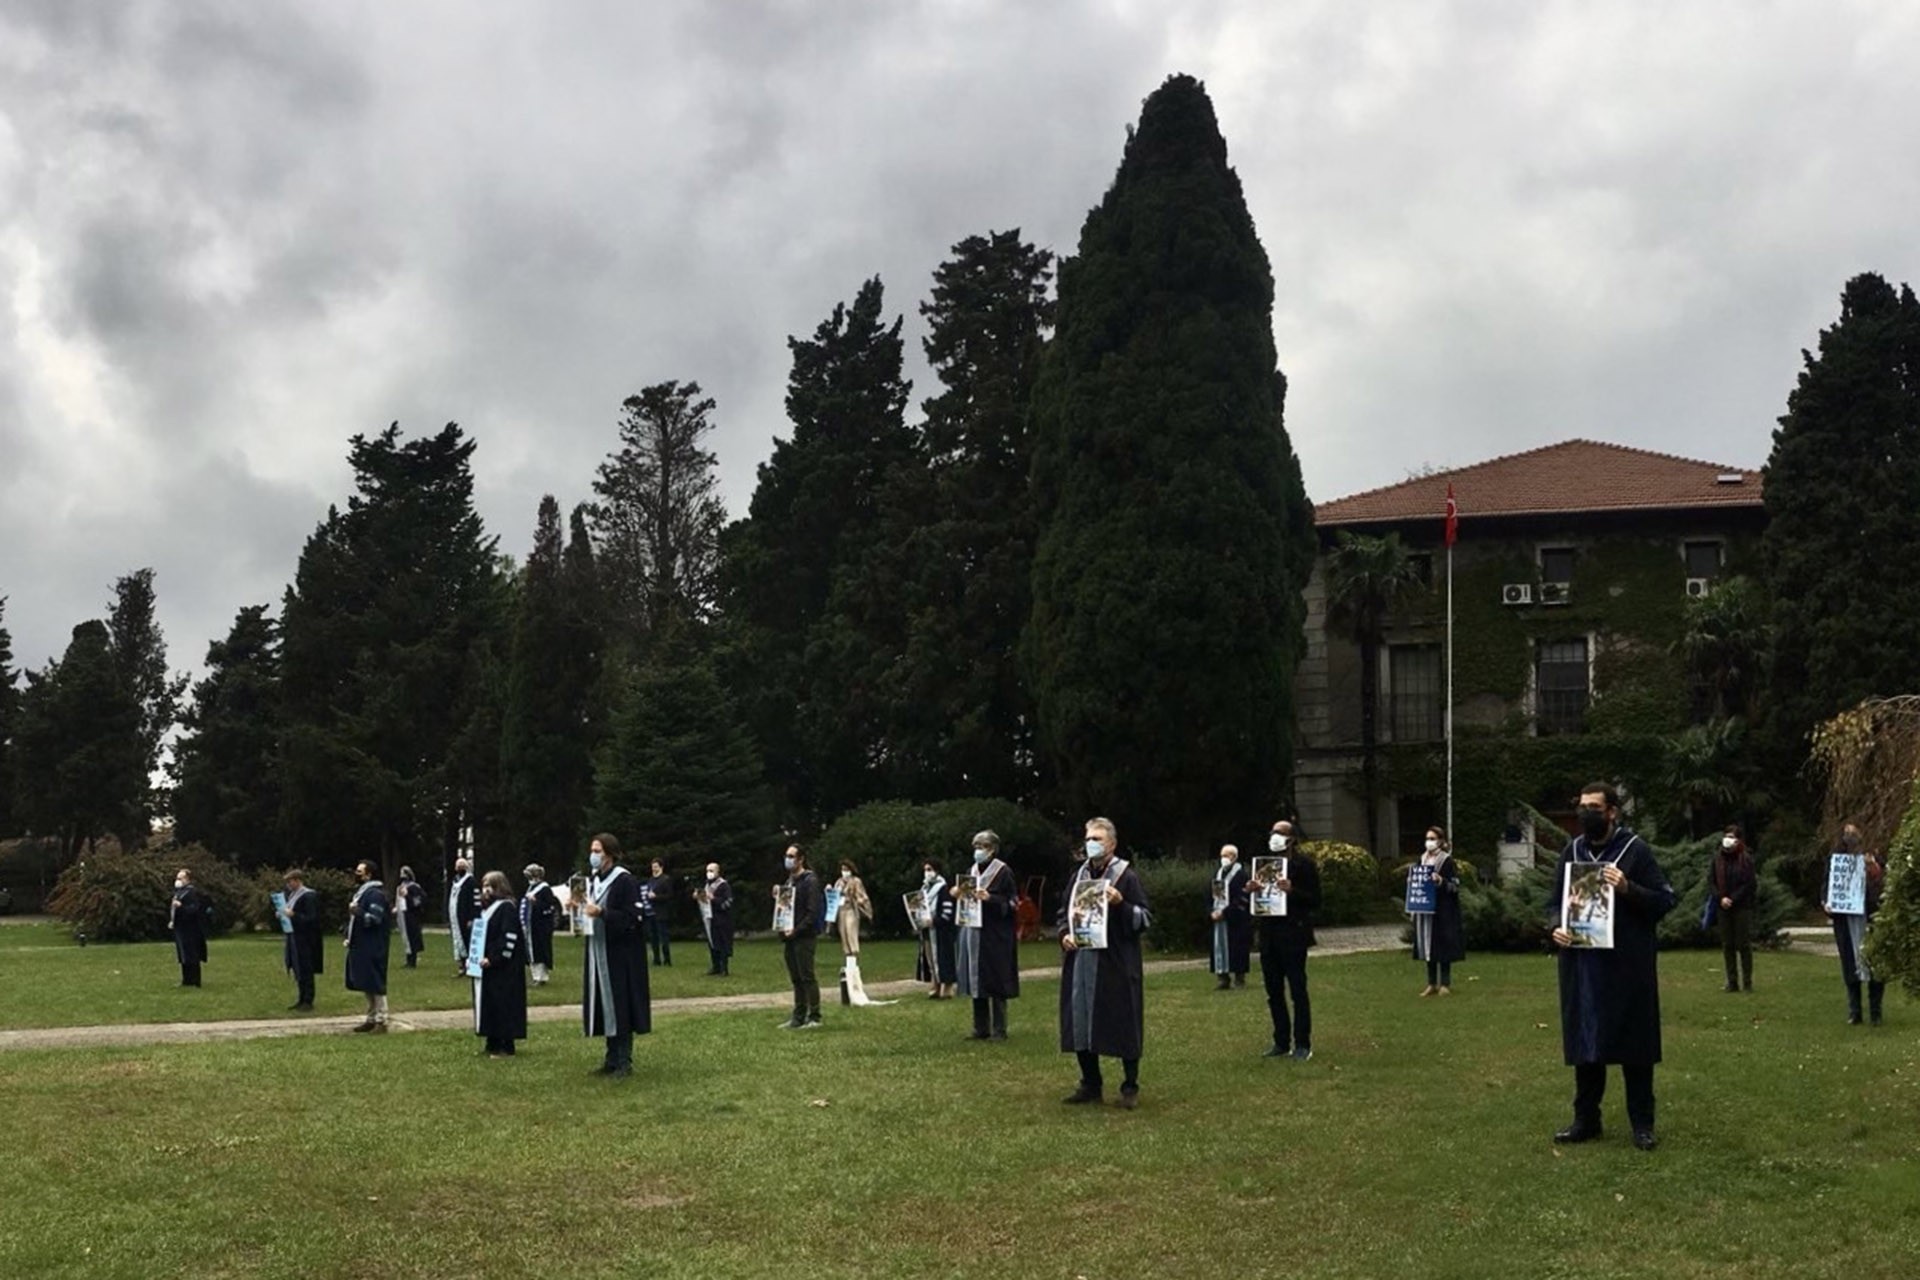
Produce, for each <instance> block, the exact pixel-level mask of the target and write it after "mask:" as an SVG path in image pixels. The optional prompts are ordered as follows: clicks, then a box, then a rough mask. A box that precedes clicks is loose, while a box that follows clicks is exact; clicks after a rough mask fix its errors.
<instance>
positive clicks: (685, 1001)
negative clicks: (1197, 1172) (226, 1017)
mask: <svg viewBox="0 0 1920 1280" xmlns="http://www.w3.org/2000/svg"><path fill="white" fill-rule="evenodd" d="M1318 933H1319V937H1320V945H1319V947H1318V948H1317V949H1316V954H1317V955H1321V956H1329V955H1333V956H1342V955H1353V954H1356V953H1358V952H1363V951H1393V950H1396V949H1398V948H1399V947H1400V945H1401V943H1400V926H1399V925H1356V926H1353V927H1351V928H1323V929H1320V930H1318ZM1206 965H1207V962H1206V961H1205V960H1150V961H1148V962H1147V964H1146V966H1145V969H1146V971H1147V972H1148V973H1185V972H1192V971H1195V970H1200V969H1204V968H1206ZM1059 976H1060V971H1059V970H1058V969H1055V968H1045V969H1022V970H1021V971H1020V980H1021V981H1022V982H1047V981H1051V980H1053V979H1055V978H1058V977H1059ZM925 990H926V984H925V983H923V982H918V981H916V980H914V979H912V978H903V979H901V980H900V981H897V982H872V983H868V984H867V994H868V995H871V996H873V997H874V998H875V999H879V1000H889V999H894V998H896V997H910V996H914V995H917V994H919V993H921V992H924V991H925ZM791 1007H792V996H791V995H790V994H789V993H788V992H785V991H755V992H748V993H746V994H743V995H737V996H683V997H679V998H676V999H670V1000H655V1001H654V1002H653V1013H654V1016H655V1017H662V1016H667V1015H675V1014H683V1013H720V1012H725V1011H727V1010H738V1009H788V1008H791ZM527 1021H529V1022H571V1023H578V1022H579V1021H580V1006H579V1005H577V1004H559V1005H538V1006H534V1007H532V1008H529V1009H528V1010H527ZM359 1022H360V1018H359V1017H358V1015H355V1016H352V1017H345V1018H341V1017H326V1018H254V1019H247V1020H245V1021H238V1022H144V1023H129V1024H125V1025H121V1026H103V1027H44V1028H35V1029H32V1030H26V1031H0V1051H5V1050H8V1049H101V1048H124V1047H126V1046H129V1045H148V1044H185V1043H187V1042H189V1041H195V1040H260V1039H270V1038H273V1037H278V1036H306V1035H319V1034H328V1033H335V1032H341V1031H347V1030H350V1029H351V1028H353V1027H354V1026H356V1025H357V1024H358V1023H359ZM389 1025H390V1026H391V1027H392V1029H393V1030H394V1031H465V1030H470V1029H472V1027H473V1012H472V1011H471V1010H470V1009H423V1010H419V1011H416V1012H411V1013H407V1012H402V1013H396V1014H394V1015H393V1018H392V1021H391V1022H390V1023H389Z"/></svg>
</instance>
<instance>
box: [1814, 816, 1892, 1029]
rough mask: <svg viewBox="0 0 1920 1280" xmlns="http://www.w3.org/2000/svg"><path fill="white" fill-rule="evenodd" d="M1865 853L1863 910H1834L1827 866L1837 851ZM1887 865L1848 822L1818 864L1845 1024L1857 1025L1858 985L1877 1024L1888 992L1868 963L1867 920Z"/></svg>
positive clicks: (1877, 907) (1882, 885) (1874, 908)
mask: <svg viewBox="0 0 1920 1280" xmlns="http://www.w3.org/2000/svg"><path fill="white" fill-rule="evenodd" d="M1840 854H1846V855H1864V856H1865V858H1866V870H1867V893H1866V908H1867V909H1866V911H1865V912H1845V911H1835V910H1834V909H1833V903H1831V902H1828V901H1826V900H1825V897H1824V895H1825V893H1826V889H1825V887H1824V886H1826V884H1827V883H1828V869H1829V867H1830V866H1831V865H1832V859H1833V858H1834V857H1835V856H1836V855H1840ZM1886 880H1887V870H1886V865H1885V864H1884V863H1882V862H1881V861H1880V859H1879V858H1878V857H1877V856H1876V855H1874V854H1873V853H1871V852H1868V851H1867V849H1866V845H1865V843H1864V842H1863V841H1862V839H1861V837H1860V828H1859V827H1857V826H1855V825H1854V824H1853V823H1851V822H1849V823H1847V824H1846V826H1845V827H1843V828H1842V829H1841V831H1840V847H1839V848H1838V849H1835V850H1834V851H1833V853H1831V854H1828V855H1827V859H1826V860H1825V861H1824V862H1823V863H1822V864H1821V867H1820V884H1821V885H1822V889H1821V893H1822V895H1823V896H1822V900H1821V903H1820V907H1821V909H1822V910H1823V911H1825V912H1826V913H1827V918H1828V919H1829V920H1831V921H1832V922H1833V944H1834V946H1835V947H1836V948H1837V949H1838V950H1839V952H1840V976H1841V977H1842V978H1843V979H1845V981H1846V984H1847V1025H1848V1026H1850V1027H1857V1026H1859V1025H1860V988H1861V986H1862V985H1865V987H1866V988H1867V1010H1868V1015H1869V1016H1870V1017H1871V1018H1872V1019H1873V1025H1874V1026H1876V1027H1877V1026H1879V1025H1880V1023H1881V1014H1882V1009H1883V1002H1884V1000H1885V998H1886V994H1887V984H1886V983H1885V982H1883V981H1881V980H1880V979H1878V978H1875V977H1874V975H1873V968H1872V966H1870V965H1868V963H1867V951H1866V940H1867V922H1868V921H1870V920H1871V919H1873V916H1874V914H1875V913H1876V912H1878V911H1879V910H1880V895H1881V892H1882V891H1883V890H1884V889H1885V888H1886Z"/></svg>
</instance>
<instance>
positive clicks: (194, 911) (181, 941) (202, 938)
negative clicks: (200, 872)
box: [167, 867, 213, 987]
mask: <svg viewBox="0 0 1920 1280" xmlns="http://www.w3.org/2000/svg"><path fill="white" fill-rule="evenodd" d="M212 918H213V904H212V903H210V902H209V901H208V900H207V895H206V894H204V893H202V892H200V890H199V889H197V888H195V887H194V883H193V872H191V871H189V870H188V869H187V868H185V867H181V868H180V869H179V870H178V871H176V872H174V873H173V901H172V902H171V903H170V904H169V905H168V907H167V927H168V928H169V929H171V930H172V931H173V958H174V959H175V960H177V961H179V962H180V985H181V986H183V987H197V986H199V985H200V966H201V965H203V964H205V963H206V962H207V923H208V922H209V921H210V920H211V919H212Z"/></svg>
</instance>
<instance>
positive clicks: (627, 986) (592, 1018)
mask: <svg viewBox="0 0 1920 1280" xmlns="http://www.w3.org/2000/svg"><path fill="white" fill-rule="evenodd" d="M597 883H602V882H601V881H600V880H599V879H598V877H596V878H595V879H594V880H592V881H589V884H590V885H591V884H597ZM604 884H605V890H606V891H605V893H604V895H602V896H600V897H598V898H595V897H594V893H593V891H592V890H591V889H589V891H588V897H589V899H590V900H593V901H598V902H599V904H600V909H601V914H600V915H598V916H595V917H592V918H591V920H592V926H593V930H594V936H591V937H588V938H587V939H586V940H585V941H586V948H587V956H588V963H587V964H586V965H585V966H584V969H585V973H584V974H583V987H582V992H583V994H582V1000H581V1006H580V1018H581V1025H582V1028H583V1030H584V1031H585V1033H586V1034H587V1035H589V1036H612V1035H623V1034H626V1033H628V1032H632V1033H633V1034H635V1035H645V1034H646V1033H647V1032H649V1031H651V1030H653V1007H652V1001H651V995H650V993H649V992H648V990H647V939H646V934H645V932H644V931H643V930H642V928H641V923H640V921H641V913H640V881H639V880H637V879H636V878H635V877H634V876H633V874H632V873H631V872H629V871H627V870H626V869H625V868H616V874H615V875H614V876H613V878H612V879H610V880H607V881H605V882H604ZM602 938H604V940H605V947H604V956H605V967H604V969H603V968H602V965H601V962H600V957H601V955H602V947H601V946H600V945H599V940H600V939H602Z"/></svg>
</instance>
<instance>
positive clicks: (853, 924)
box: [833, 862, 873, 956]
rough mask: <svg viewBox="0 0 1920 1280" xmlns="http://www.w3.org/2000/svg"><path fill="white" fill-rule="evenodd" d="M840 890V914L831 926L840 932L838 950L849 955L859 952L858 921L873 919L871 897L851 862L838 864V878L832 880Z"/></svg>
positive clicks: (855, 954)
mask: <svg viewBox="0 0 1920 1280" xmlns="http://www.w3.org/2000/svg"><path fill="white" fill-rule="evenodd" d="M833 887H834V888H836V889H838V890H839V891H840V914H839V916H838V917H837V918H835V920H834V922H833V927H834V928H835V929H837V930H838V931H839V933H840V950H841V952H842V953H844V954H846V955H850V956H857V955H859V954H860V922H861V921H862V920H871V919H873V899H871V898H869V897H868V896H867V886H866V885H864V884H862V883H860V875H859V873H858V871H857V870H856V869H855V868H854V865H853V864H852V863H851V862H842V863H841V864H840V879H839V880H837V881H835V882H834V886H833Z"/></svg>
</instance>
